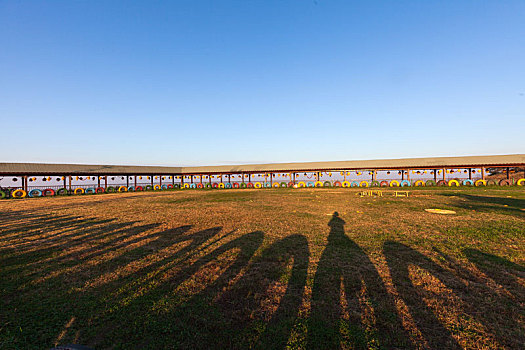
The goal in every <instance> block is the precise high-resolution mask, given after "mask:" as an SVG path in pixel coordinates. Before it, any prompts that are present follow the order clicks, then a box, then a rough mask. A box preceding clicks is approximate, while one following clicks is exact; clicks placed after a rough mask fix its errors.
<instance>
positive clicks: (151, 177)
mask: <svg viewBox="0 0 525 350" xmlns="http://www.w3.org/2000/svg"><path fill="white" fill-rule="evenodd" d="M154 177H155V176H153V175H151V176H150V179H151V187H153V178H154Z"/></svg>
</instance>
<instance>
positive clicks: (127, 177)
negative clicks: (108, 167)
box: [126, 175, 129, 187]
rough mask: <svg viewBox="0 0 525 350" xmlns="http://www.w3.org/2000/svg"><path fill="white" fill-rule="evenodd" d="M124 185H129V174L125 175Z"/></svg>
mask: <svg viewBox="0 0 525 350" xmlns="http://www.w3.org/2000/svg"><path fill="white" fill-rule="evenodd" d="M126 187H129V175H126Z"/></svg>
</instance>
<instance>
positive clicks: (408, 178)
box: [407, 169, 410, 181]
mask: <svg viewBox="0 0 525 350" xmlns="http://www.w3.org/2000/svg"><path fill="white" fill-rule="evenodd" d="M407 180H408V181H410V169H407Z"/></svg>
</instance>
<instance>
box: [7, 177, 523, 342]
mask: <svg viewBox="0 0 525 350" xmlns="http://www.w3.org/2000/svg"><path fill="white" fill-rule="evenodd" d="M389 191H390V189H389V190H387V191H385V193H384V197H382V198H369V197H363V198H361V197H359V196H357V193H358V191H356V190H354V189H340V188H338V189H334V188H332V189H313V190H310V189H303V190H291V189H269V190H222V191H202V190H201V191H185V192H182V191H179V192H158V193H157V192H149V193H126V194H107V195H97V196H77V197H61V198H38V199H28V200H19V201H17V200H4V201H0V348H1V349H45V348H50V347H52V346H53V345H55V344H65V343H81V344H85V345H90V346H92V347H94V348H96V349H109V348H111V349H129V348H132V349H133V348H137V349H142V348H157V349H158V348H187V349H198V348H201V349H210V348H211V349H213V348H218V349H223V348H233V349H241V348H249V347H250V348H260V349H272V348H294V349H295V348H296V349H302V348H312V349H314V348H320V349H333V348H339V347H341V348H371V349H376V348H377V349H379V348H385V349H394V348H403V349H404V348H432V349H445V348H446V349H461V348H469V349H494V348H507V349H519V348H523V347H524V344H525V267H524V264H525V211H524V210H525V191H524V189H523V188H509V187H506V188H461V189H449V188H445V189H444V188H433V189H426V188H422V189H417V190H416V189H412V190H411V193H410V195H411V197H409V198H395V197H392V196H391V192H389ZM425 208H441V209H451V210H454V211H456V214H455V215H439V214H432V213H427V212H425V211H424V209H425Z"/></svg>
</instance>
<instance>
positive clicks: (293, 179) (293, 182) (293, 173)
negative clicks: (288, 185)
mask: <svg viewBox="0 0 525 350" xmlns="http://www.w3.org/2000/svg"><path fill="white" fill-rule="evenodd" d="M293 183H294V184H295V173H293Z"/></svg>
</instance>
